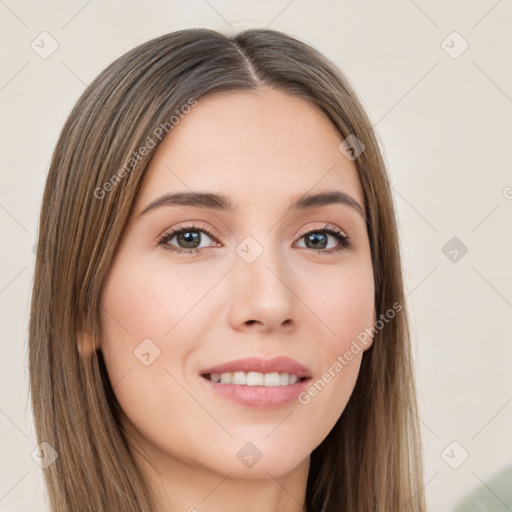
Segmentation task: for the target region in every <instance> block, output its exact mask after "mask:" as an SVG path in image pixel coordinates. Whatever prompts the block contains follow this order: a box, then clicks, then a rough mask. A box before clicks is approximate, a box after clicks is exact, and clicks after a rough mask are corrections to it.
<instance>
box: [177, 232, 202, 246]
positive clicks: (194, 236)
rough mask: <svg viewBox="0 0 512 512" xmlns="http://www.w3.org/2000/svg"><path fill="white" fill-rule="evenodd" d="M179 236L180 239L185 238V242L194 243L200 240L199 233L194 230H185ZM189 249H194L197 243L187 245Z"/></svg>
mask: <svg viewBox="0 0 512 512" xmlns="http://www.w3.org/2000/svg"><path fill="white" fill-rule="evenodd" d="M178 238H179V239H180V240H183V241H184V242H185V244H194V242H199V234H198V233H196V232H194V231H185V232H184V233H181V234H180V235H179V236H178ZM186 248H187V249H194V248H195V245H194V246H193V247H188V246H187V247H186Z"/></svg>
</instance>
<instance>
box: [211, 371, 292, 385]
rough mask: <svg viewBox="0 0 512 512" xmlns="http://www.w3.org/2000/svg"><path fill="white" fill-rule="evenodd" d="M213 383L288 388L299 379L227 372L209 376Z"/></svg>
mask: <svg viewBox="0 0 512 512" xmlns="http://www.w3.org/2000/svg"><path fill="white" fill-rule="evenodd" d="M207 378H209V379H210V380H212V381H213V382H220V383H221V384H237V385H239V386H266V387H274V386H288V385H290V384H295V383H296V382H297V381H298V380H299V379H298V378H297V376H296V375H293V374H289V373H279V372H273V373H259V372H247V373H246V372H225V373H212V374H210V375H209V376H207Z"/></svg>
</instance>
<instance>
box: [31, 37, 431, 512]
mask: <svg viewBox="0 0 512 512" xmlns="http://www.w3.org/2000/svg"><path fill="white" fill-rule="evenodd" d="M404 302H405V298H404V291H403V283H402V276H401V264H400V254H399V246H398V235H397V228H396V224H395V217H394V209H393V202H392V196H391V193H390V186H389V183H388V178H387V175H386V170H385V166H384V163H383V160H382V157H381V154H380V152H379V147H378V144H377V142H376V139H375V135H374V133H373V131H372V128H371V124H370V122H369V120H368V118H367V116H366V114H365V112H364V111H363V108H362V106H361V104H360V102H359V101H358V99H357V97H356V95H355V93H354V91H353V90H352V89H351V87H350V86H349V84H348V82H347V80H346V79H345V78H344V77H343V75H342V73H341V72H340V71H339V70H338V69H337V68H336V67H335V65H334V64H333V63H332V62H330V61H329V60H328V59H326V58H325V57H324V56H322V55H321V54H320V53H319V52H317V51H316V50H314V49H312V48H311V47H309V46H308V45H306V44H304V43H302V42H300V41H299V40H297V39H294V38H292V37H290V36H288V35H285V34H283V33H280V32H277V31H273V30H263V29H252V30H246V31H244V32H242V33H239V34H237V35H235V36H232V37H228V36H225V35H222V34H220V33H217V32H214V31H212V30H207V29H189V30H182V31H179V32H175V33H171V34H168V35H165V36H162V37H159V38H156V39H154V40H152V41H149V42H147V43H145V44H142V45H140V46H138V47H136V48H134V49H133V50H131V51H129V52H128V53H126V54H125V55H123V56H122V57H120V58H119V59H118V60H116V61H115V62H114V63H113V64H112V65H110V66H109V67H108V68H107V69H106V70H105V71H103V72H102V73H101V74H100V75H99V76H98V77H97V78H96V79H95V80H94V82H93V83H92V84H91V85H90V86H89V87H88V88H87V90H86V91H85V92H84V93H83V95H82V97H81V98H80V99H79V100H78V102H77V104H76V106H75V108H74V109H73V111H72V112H71V114H70V116H69V119H68V120H67V122H66V124H65V126H64V128H63V130H62V133H61V136H60V138H59V140H58V142H57V146H56V149H55V152H54V155H53V158H52V162H51V167H50V170H49V175H48V179H47V183H46V188H45V192H44V197H43V204H42V210H41V218H40V236H39V242H38V248H37V262H36V271H35V280H34V288H33V298H32V309H31V320H30V378H31V390H32V407H33V411H34V418H35V424H36V429H37V434H38V441H39V442H40V443H47V444H45V445H43V446H44V447H47V448H49V447H51V450H55V455H54V457H52V461H51V463H48V464H47V467H46V469H45V470H44V471H45V479H46V484H47V488H48V491H49V498H50V503H51V510H52V511H64V510H66V511H67V510H72V511H94V512H107V511H109V512H114V511H123V512H127V511H133V512H135V511H158V512H159V511H164V510H165V511H174V510H176V511H177V510H188V511H195V510H197V511H209V512H213V511H217V510H223V511H226V510H239V509H240V508H241V507H243V509H244V510H245V511H246V512H252V511H256V510H257V511H261V510H265V511H270V510H275V511H277V510H279V511H287V512H304V511H307V512H320V511H322V512H324V511H325V512H335V511H336V512H338V511H351V512H362V511H365V512H366V511H368V510H372V511H374V512H390V511H393V512H395V511H399V510H400V511H404V512H405V511H415V512H416V511H424V510H425V505H424V497H423V492H422V475H421V449H420V444H419V429H418V425H417V420H416V414H415V413H416V399H415V391H414V381H413V373H412V364H411V356H410V347H409V331H408V321H407V316H406V309H405V303H404ZM52 453H53V452H52ZM53 459H54V460H53Z"/></svg>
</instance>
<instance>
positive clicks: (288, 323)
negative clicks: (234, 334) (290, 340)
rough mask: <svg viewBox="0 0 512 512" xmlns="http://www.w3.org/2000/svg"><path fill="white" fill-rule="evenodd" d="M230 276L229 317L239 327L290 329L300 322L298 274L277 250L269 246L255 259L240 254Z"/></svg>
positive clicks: (263, 330) (235, 326)
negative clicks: (295, 289)
mask: <svg viewBox="0 0 512 512" xmlns="http://www.w3.org/2000/svg"><path fill="white" fill-rule="evenodd" d="M230 280H231V281H230V287H231V290H232V294H231V297H232V299H231V300H232V302H231V304H230V312H229V320H230V322H231V324H232V326H233V327H234V328H235V329H237V330H240V329H252V330H256V329H257V330H259V331H262V332H271V331H272V330H275V329H280V330H281V331H289V330H291V329H293V328H294V327H295V326H296V325H297V314H298V309H299V307H300V306H299V303H300V300H299V299H298V297H297V295H296V292H295V291H294V288H297V278H296V276H294V273H293V270H292V269H291V268H290V266H289V265H287V264H286V262H285V261H284V259H283V258H282V257H281V256H280V255H279V254H278V251H277V250H270V249H266V248H265V249H264V250H263V252H261V254H260V255H259V256H258V257H257V258H256V259H255V260H254V261H252V262H250V259H246V258H244V255H243V253H242V256H238V255H237V256H236V258H235V262H234V269H233V271H232V272H230Z"/></svg>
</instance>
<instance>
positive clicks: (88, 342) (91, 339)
mask: <svg viewBox="0 0 512 512" xmlns="http://www.w3.org/2000/svg"><path fill="white" fill-rule="evenodd" d="M77 348H78V352H79V353H80V355H81V356H82V357H85V358H88V357H91V356H92V355H93V354H94V353H95V352H96V350H98V348H99V343H97V342H96V337H95V336H94V335H93V334H92V332H91V330H90V329H80V331H79V332H78V335H77Z"/></svg>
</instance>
